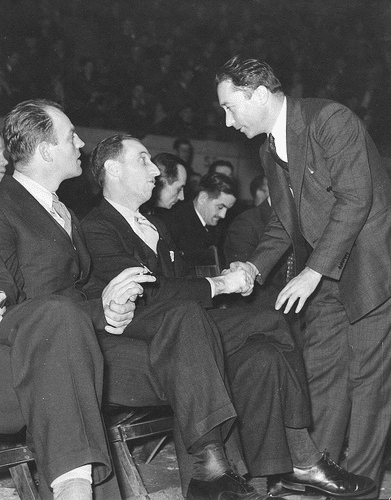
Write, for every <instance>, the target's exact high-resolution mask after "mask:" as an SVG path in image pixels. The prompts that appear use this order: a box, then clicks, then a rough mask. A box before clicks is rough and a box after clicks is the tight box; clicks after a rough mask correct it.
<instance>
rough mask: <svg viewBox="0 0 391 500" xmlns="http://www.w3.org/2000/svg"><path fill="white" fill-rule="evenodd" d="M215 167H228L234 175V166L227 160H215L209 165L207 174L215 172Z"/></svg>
mask: <svg viewBox="0 0 391 500" xmlns="http://www.w3.org/2000/svg"><path fill="white" fill-rule="evenodd" d="M217 167H228V168H229V169H231V172H232V174H233V173H234V166H233V165H232V163H231V162H230V161H229V160H215V161H213V162H212V163H211V164H210V165H209V169H208V174H213V173H214V172H216V168H217Z"/></svg>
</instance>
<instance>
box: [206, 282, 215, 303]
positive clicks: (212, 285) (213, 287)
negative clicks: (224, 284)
mask: <svg viewBox="0 0 391 500" xmlns="http://www.w3.org/2000/svg"><path fill="white" fill-rule="evenodd" d="M205 279H207V280H208V281H209V283H210V292H211V297H212V299H213V297H214V296H215V295H216V285H215V284H214V281H213V280H212V278H207V277H206V278H205Z"/></svg>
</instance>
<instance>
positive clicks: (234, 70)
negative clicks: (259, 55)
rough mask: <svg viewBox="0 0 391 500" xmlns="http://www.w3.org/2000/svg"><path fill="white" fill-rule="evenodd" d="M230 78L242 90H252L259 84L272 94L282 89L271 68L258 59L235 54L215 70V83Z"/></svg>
mask: <svg viewBox="0 0 391 500" xmlns="http://www.w3.org/2000/svg"><path fill="white" fill-rule="evenodd" d="M225 80H231V81H232V83H233V85H234V86H235V87H238V89H240V90H243V91H246V90H247V91H249V92H248V94H249V95H250V96H251V94H252V93H253V92H254V90H255V89H257V88H258V87H259V86H260V85H263V86H265V87H266V88H267V89H268V90H269V91H270V92H271V93H272V94H275V93H277V92H281V91H282V86H281V83H280V81H279V80H278V78H277V77H276V76H275V74H274V72H273V70H272V68H271V67H270V66H269V65H268V64H267V63H265V62H262V61H258V59H245V58H244V57H242V56H240V55H237V56H235V57H233V58H232V59H230V60H229V61H227V62H226V63H225V64H223V66H222V67H221V68H220V69H219V70H218V71H217V74H216V83H217V84H219V83H221V82H223V81H225Z"/></svg>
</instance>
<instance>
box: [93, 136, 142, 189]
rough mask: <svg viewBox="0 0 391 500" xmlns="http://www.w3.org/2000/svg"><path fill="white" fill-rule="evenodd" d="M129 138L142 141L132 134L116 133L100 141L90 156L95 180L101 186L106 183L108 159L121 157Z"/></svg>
mask: <svg viewBox="0 0 391 500" xmlns="http://www.w3.org/2000/svg"><path fill="white" fill-rule="evenodd" d="M127 139H132V140H134V141H138V142H140V141H139V140H138V139H137V138H136V137H133V136H132V135H130V134H115V135H112V136H110V137H106V139H103V140H102V141H100V142H99V143H98V144H97V145H96V146H95V148H94V149H93V151H92V153H91V156H90V162H89V167H90V171H91V174H92V177H93V179H94V181H95V182H97V183H98V184H99V186H101V187H102V186H103V183H104V179H105V168H104V166H105V162H106V160H115V159H117V158H119V157H120V156H121V155H122V153H123V149H124V145H123V141H125V140H127Z"/></svg>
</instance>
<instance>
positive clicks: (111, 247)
mask: <svg viewBox="0 0 391 500" xmlns="http://www.w3.org/2000/svg"><path fill="white" fill-rule="evenodd" d="M83 231H84V236H85V239H86V243H87V247H88V250H89V252H90V254H91V258H92V276H93V279H95V280H96V282H97V283H99V285H100V287H101V289H102V290H103V288H104V287H105V286H106V285H107V284H108V283H109V281H110V280H111V279H113V278H114V277H115V276H117V275H118V274H119V273H120V272H122V271H123V270H124V269H126V268H129V267H139V266H140V261H139V259H138V258H137V257H136V253H135V249H131V248H125V246H124V244H123V242H122V240H121V237H120V235H119V234H118V231H117V230H116V229H115V228H114V227H113V226H111V224H109V223H106V221H97V220H91V219H90V220H88V221H84V222H83ZM142 286H143V288H144V294H143V297H142V302H143V303H144V304H145V305H148V304H150V303H152V302H157V301H165V300H195V301H197V302H199V303H201V304H202V305H203V306H204V307H210V306H211V289H210V285H209V283H208V281H207V280H205V279H202V278H200V279H188V278H186V277H184V278H167V277H165V276H157V281H156V282H155V283H145V284H143V285H142Z"/></svg>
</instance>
